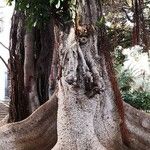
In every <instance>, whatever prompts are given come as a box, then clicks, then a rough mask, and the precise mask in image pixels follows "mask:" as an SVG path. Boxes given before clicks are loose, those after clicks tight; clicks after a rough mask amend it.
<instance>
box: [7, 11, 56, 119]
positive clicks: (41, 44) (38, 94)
mask: <svg viewBox="0 0 150 150" xmlns="http://www.w3.org/2000/svg"><path fill="white" fill-rule="evenodd" d="M53 49H54V23H53V18H52V17H51V19H50V21H49V22H48V23H43V25H42V27H41V29H39V28H38V27H34V28H32V29H28V28H27V25H26V23H25V15H24V14H23V13H21V12H19V11H18V10H15V11H14V15H13V17H12V27H11V33H10V61H9V62H10V77H11V102H10V110H9V122H15V121H20V120H23V119H25V118H26V117H28V116H29V115H30V114H31V113H32V112H33V111H34V110H35V109H37V108H38V107H39V106H40V105H42V104H43V103H45V102H46V101H47V100H48V99H49V76H50V70H51V64H52V56H53Z"/></svg>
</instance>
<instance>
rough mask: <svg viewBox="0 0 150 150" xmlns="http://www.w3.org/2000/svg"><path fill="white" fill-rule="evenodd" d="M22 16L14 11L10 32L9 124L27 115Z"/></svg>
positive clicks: (23, 19)
mask: <svg viewBox="0 0 150 150" xmlns="http://www.w3.org/2000/svg"><path fill="white" fill-rule="evenodd" d="M24 21H25V18H24V15H23V14H22V13H20V12H18V11H14V14H13V17H12V26H11V32H10V60H9V63H10V78H11V97H10V98H11V101H10V107H9V120H8V121H9V122H14V121H20V120H22V119H25V118H26V117H27V116H28V115H29V112H28V100H27V98H26V96H25V92H24V71H23V66H24V35H25V29H24V26H25V24H24Z"/></svg>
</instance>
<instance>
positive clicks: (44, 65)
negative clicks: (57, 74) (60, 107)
mask: <svg viewBox="0 0 150 150" xmlns="http://www.w3.org/2000/svg"><path fill="white" fill-rule="evenodd" d="M54 38H55V37H54V23H53V18H51V20H50V22H49V23H47V24H44V25H43V29H41V30H40V43H41V49H40V52H39V53H40V55H39V57H38V58H37V62H36V75H37V87H38V88H37V91H38V96H39V101H40V104H43V103H44V102H45V101H47V100H48V98H49V84H48V83H49V76H50V71H51V65H52V58H53V51H54V40H55V39H54Z"/></svg>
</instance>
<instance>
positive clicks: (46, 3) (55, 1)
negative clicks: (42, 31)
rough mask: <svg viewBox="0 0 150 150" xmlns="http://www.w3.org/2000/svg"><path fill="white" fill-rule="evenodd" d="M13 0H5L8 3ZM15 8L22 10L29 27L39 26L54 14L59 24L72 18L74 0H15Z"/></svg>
mask: <svg viewBox="0 0 150 150" xmlns="http://www.w3.org/2000/svg"><path fill="white" fill-rule="evenodd" d="M13 1H14V0H7V3H8V4H9V5H11V4H12V2H13ZM15 4H16V5H15V6H16V9H17V10H20V11H21V12H23V13H24V14H25V16H26V21H27V24H28V25H29V27H32V26H41V25H42V24H43V23H45V22H47V21H49V19H50V17H51V16H54V17H55V18H56V19H57V21H59V22H60V23H61V24H66V23H68V22H70V21H71V20H72V16H73V12H74V11H75V5H74V0H15Z"/></svg>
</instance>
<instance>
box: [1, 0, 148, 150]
mask: <svg viewBox="0 0 150 150" xmlns="http://www.w3.org/2000/svg"><path fill="white" fill-rule="evenodd" d="M77 5H78V11H77V12H76V18H75V20H74V22H72V23H70V24H67V25H66V28H63V29H62V28H59V30H58V33H56V35H58V37H59V39H57V42H58V43H57V45H55V49H56V47H58V49H57V52H55V53H53V54H52V53H51V56H55V58H58V60H59V61H58V62H59V64H58V66H59V67H58V68H57V69H56V70H54V69H55V68H51V72H52V73H54V74H56V72H57V71H58V74H57V75H58V82H57V86H56V87H57V88H58V91H57V92H55V93H54V95H53V96H52V97H51V99H50V100H49V101H48V102H46V103H45V104H43V105H42V106H41V107H40V108H38V109H37V110H36V111H35V112H33V114H31V115H30V116H29V117H28V118H27V119H25V120H23V121H21V122H18V123H11V124H7V125H4V126H2V127H0V139H1V140H0V146H1V147H0V148H1V149H4V150H7V149H8V150H10V149H13V150H41V149H45V150H49V149H52V150H105V149H107V150H121V149H123V150H124V149H125V150H126V149H130V150H134V149H135V150H137V149H138V150H143V149H144V150H148V147H150V142H149V139H148V135H149V134H150V126H149V120H150V119H149V115H147V114H145V113H141V112H140V111H137V110H135V109H133V108H132V107H131V106H129V105H126V104H125V106H124V107H125V111H123V110H121V111H120V109H123V103H122V101H121V99H120V94H119V93H117V94H116V93H115V92H119V91H117V90H118V88H117V87H114V86H115V85H116V84H117V83H116V81H115V78H114V77H113V80H111V79H112V78H110V75H109V74H110V72H111V71H112V70H110V68H111V67H112V65H111V62H110V63H109V61H108V59H109V57H108V55H106V53H104V49H103V51H100V47H99V44H100V40H101V39H100V38H101V37H100V36H99V33H100V30H101V28H99V27H97V26H96V23H97V21H98V20H99V19H100V17H102V16H101V15H102V12H101V4H100V1H99V0H92V1H91V0H79V1H77ZM41 36H42V38H44V34H42V35H41V34H40V38H38V39H40V40H42V42H44V41H43V39H41ZM47 36H48V35H47ZM45 38H46V37H45ZM55 39H56V37H55ZM38 41H39V40H38ZM42 42H41V43H42ZM104 42H106V41H105V40H104ZM28 46H29V45H28ZM36 46H37V47H38V46H39V47H42V46H41V45H36ZM46 47H47V46H46ZM47 48H48V47H47ZM105 48H106V47H105ZM43 49H45V48H43ZM105 50H108V49H107V48H106V49H105ZM40 52H41V53H42V51H40ZM45 54H46V55H45ZM57 54H58V55H57ZM44 56H47V53H46V52H45V53H44ZM106 57H108V58H106ZM43 58H46V57H43V56H42V57H40V55H37V59H36V60H37V62H38V61H40V63H39V64H41V62H43ZM51 61H52V59H51ZM110 61H111V60H110ZM108 65H109V67H108ZM53 66H54V67H55V66H56V61H55V60H54V59H53ZM44 67H45V66H43V65H42V67H41V71H42V69H44ZM108 70H109V71H110V72H109V71H108ZM42 73H44V71H42ZM111 75H114V74H111ZM40 77H41V78H42V76H40ZM51 77H52V78H53V76H51ZM55 79H56V77H55ZM112 81H113V82H112ZM38 83H39V85H40V83H41V81H39V82H38ZM112 84H114V86H112ZM41 87H42V86H41ZM41 87H40V88H41ZM40 90H41V89H40ZM38 92H39V93H41V92H42V91H38ZM57 100H58V106H57ZM116 101H117V102H116ZM118 105H119V106H118ZM57 109H58V111H57ZM137 113H138V116H140V115H141V116H142V118H145V119H144V120H142V121H140V118H139V117H138V116H136V114H137ZM125 114H126V116H125ZM131 114H133V115H134V116H135V120H134V119H132V118H131ZM125 123H127V128H126V126H125V125H124V124H125ZM122 129H123V130H122ZM124 129H125V130H124ZM128 130H129V131H130V140H131V141H132V142H131V143H130V145H128V146H129V147H128V148H127V147H126V146H125V144H127V143H125V139H127V138H128V137H126V134H125V133H123V132H122V131H126V132H127V131H128ZM140 136H142V140H141V139H140ZM138 143H139V144H138ZM55 144H56V145H55ZM54 145H55V146H54Z"/></svg>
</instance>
